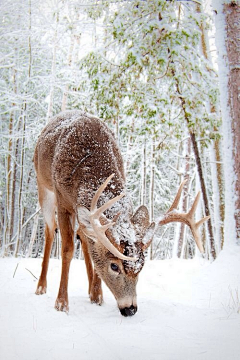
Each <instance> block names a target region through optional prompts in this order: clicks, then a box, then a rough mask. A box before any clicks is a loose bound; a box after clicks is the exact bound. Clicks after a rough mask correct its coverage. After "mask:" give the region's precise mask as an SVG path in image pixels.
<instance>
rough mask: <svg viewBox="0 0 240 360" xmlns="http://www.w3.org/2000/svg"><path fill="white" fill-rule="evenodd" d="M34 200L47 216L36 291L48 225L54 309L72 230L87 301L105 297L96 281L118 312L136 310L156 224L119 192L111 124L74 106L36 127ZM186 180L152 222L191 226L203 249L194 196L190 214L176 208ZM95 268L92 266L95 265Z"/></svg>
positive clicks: (60, 305) (62, 297)
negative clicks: (55, 276)
mask: <svg viewBox="0 0 240 360" xmlns="http://www.w3.org/2000/svg"><path fill="white" fill-rule="evenodd" d="M34 163H35V169H36V173H37V184H38V195H39V202H40V205H41V208H42V211H43V215H44V219H45V249H44V258H43V263H42V272H41V276H40V278H39V281H38V286H37V290H36V294H44V293H46V290H47V280H46V277H47V270H48V263H49V257H50V253H51V248H52V243H53V237H54V231H55V229H56V227H57V224H56V221H55V212H57V218H58V226H59V228H60V232H61V238H62V274H61V281H60V287H59V292H58V296H57V300H56V303H55V308H56V309H57V310H61V311H68V309H69V306H68V290H67V289H68V274H69V267H70V262H71V260H72V257H73V252H74V239H73V236H74V229H75V224H76V221H77V222H78V231H77V233H78V235H79V237H80V240H81V243H82V250H83V253H84V258H85V263H86V268H87V274H88V280H89V296H90V299H91V301H92V302H95V303H97V304H99V305H100V304H101V303H102V301H103V296H102V288H101V280H103V281H104V282H105V283H106V285H107V286H108V287H109V289H110V290H111V292H112V293H113V295H114V296H115V298H116V300H117V303H118V307H119V309H120V312H121V314H122V315H124V316H131V315H134V314H135V313H136V311H137V295H136V285H137V280H138V275H139V273H140V271H141V270H142V267H143V265H144V261H145V252H146V249H147V248H148V246H149V245H150V244H151V241H152V238H153V235H154V232H155V228H156V226H155V223H151V224H150V222H149V215H148V210H147V208H146V207H145V206H140V207H139V208H138V209H137V211H136V212H135V213H133V210H132V204H131V199H130V197H129V196H128V195H127V194H125V176H124V170H123V161H122V157H121V154H120V151H119V149H118V146H117V144H116V141H115V139H114V136H113V134H112V132H111V131H110V130H109V128H108V127H107V126H106V125H105V124H104V123H103V122H102V121H100V120H99V119H97V118H95V117H92V116H89V115H86V114H83V113H81V112H79V111H66V112H63V113H61V114H59V115H58V116H56V117H54V118H53V119H52V120H51V121H50V122H49V123H48V125H47V126H46V127H45V128H44V130H43V131H42V133H41V135H40V137H39V139H38V142H37V145H36V149H35V154H34ZM183 185H184V183H182V184H181V186H180V188H179V191H178V194H177V196H176V198H175V200H174V202H173V205H172V206H171V208H170V209H169V211H168V212H167V213H166V214H165V215H164V216H163V218H161V219H160V220H158V222H157V225H158V226H159V225H163V224H166V223H169V222H173V221H180V222H183V223H185V224H187V225H188V226H190V228H191V230H192V232H193V235H194V238H195V240H196V243H197V245H198V247H199V250H200V251H201V252H203V247H202V244H201V241H200V237H199V233H198V228H199V226H200V225H201V224H202V223H203V222H204V221H205V220H207V218H204V219H202V220H200V221H199V222H197V223H195V222H194V219H193V216H194V212H195V210H196V206H197V202H198V200H199V195H200V194H198V196H197V198H196V199H195V202H194V204H193V207H192V209H191V210H190V211H189V213H188V214H181V213H178V212H177V211H176V208H177V205H178V203H179V198H180V195H181V191H182V188H183ZM93 266H94V267H93Z"/></svg>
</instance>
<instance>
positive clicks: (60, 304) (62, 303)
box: [55, 299, 69, 313]
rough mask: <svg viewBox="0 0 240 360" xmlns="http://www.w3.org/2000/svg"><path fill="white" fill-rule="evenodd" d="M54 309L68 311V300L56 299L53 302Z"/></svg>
mask: <svg viewBox="0 0 240 360" xmlns="http://www.w3.org/2000/svg"><path fill="white" fill-rule="evenodd" d="M55 309H56V310H58V311H63V312H66V313H68V312H69V306H68V301H67V300H65V299H57V300H56V302H55Z"/></svg>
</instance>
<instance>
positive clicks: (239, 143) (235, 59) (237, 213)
mask: <svg viewBox="0 0 240 360" xmlns="http://www.w3.org/2000/svg"><path fill="white" fill-rule="evenodd" d="M223 12H224V14H225V17H226V48H227V56H228V62H229V76H228V106H229V108H230V116H231V127H232V139H233V161H234V172H235V195H236V196H235V208H234V218H235V222H236V235H237V239H240V122H239V120H240V106H239V88H240V68H239V49H240V37H239V33H240V5H239V4H237V2H236V1H232V2H231V3H230V4H225V5H224V7H223Z"/></svg>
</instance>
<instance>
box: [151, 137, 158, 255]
mask: <svg viewBox="0 0 240 360" xmlns="http://www.w3.org/2000/svg"><path fill="white" fill-rule="evenodd" d="M155 150H156V146H155V139H154V138H153V139H152V158H151V170H150V189H149V190H150V196H149V200H150V222H152V221H153V219H154V197H155V196H154V188H155ZM152 259H153V241H152V243H151V247H150V260H152Z"/></svg>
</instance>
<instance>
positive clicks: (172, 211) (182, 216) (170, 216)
mask: <svg viewBox="0 0 240 360" xmlns="http://www.w3.org/2000/svg"><path fill="white" fill-rule="evenodd" d="M186 182H187V180H184V181H183V182H182V183H181V185H180V186H179V189H178V192H177V195H176V196H175V199H174V201H173V203H172V205H171V206H170V208H169V210H168V211H167V212H166V214H165V215H164V216H163V217H162V218H161V219H160V220H159V222H158V225H159V226H161V225H165V224H168V223H170V222H181V223H184V224H186V225H188V226H189V227H190V229H191V231H192V234H193V237H194V239H195V241H196V244H197V247H198V249H199V251H200V252H201V253H203V252H204V249H203V245H202V242H201V239H200V234H199V227H200V226H201V225H202V224H203V223H204V222H205V221H207V220H208V219H209V218H210V216H205V217H203V218H202V219H201V220H199V221H197V222H195V220H194V214H195V212H196V209H197V205H198V202H199V199H200V195H201V192H200V191H199V192H198V194H197V196H196V197H195V200H194V202H193V204H192V207H191V209H190V210H189V212H188V213H180V212H178V211H177V206H178V204H179V200H180V197H181V194H182V190H183V187H184V185H185V183H186Z"/></svg>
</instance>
